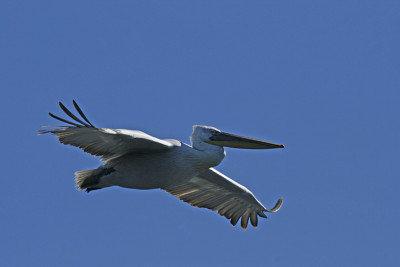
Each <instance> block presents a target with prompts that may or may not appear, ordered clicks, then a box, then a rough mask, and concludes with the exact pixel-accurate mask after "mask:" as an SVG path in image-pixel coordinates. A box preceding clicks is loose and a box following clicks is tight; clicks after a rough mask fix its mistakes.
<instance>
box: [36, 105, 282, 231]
mask: <svg viewBox="0 0 400 267" xmlns="http://www.w3.org/2000/svg"><path fill="white" fill-rule="evenodd" d="M73 104H74V107H75V109H76V111H77V112H78V113H79V115H80V116H81V118H78V117H77V116H76V115H74V114H73V113H72V112H71V111H69V110H68V109H67V108H66V107H65V106H64V105H63V104H62V103H61V102H59V105H60V107H61V109H62V110H63V111H64V112H65V114H66V115H68V116H69V117H70V118H71V119H72V120H73V121H68V120H65V119H63V118H60V117H58V116H55V115H53V114H52V113H49V115H50V116H51V117H53V118H55V119H57V120H59V121H62V122H64V123H66V124H68V125H67V126H55V127H57V128H54V129H46V130H40V131H38V132H39V134H46V133H50V134H53V135H56V136H57V137H58V140H59V141H60V142H61V143H63V144H65V145H72V146H75V147H79V148H81V149H82V150H83V151H85V152H87V153H90V154H92V155H94V156H100V157H101V161H102V162H103V163H104V164H103V165H101V166H100V167H98V168H97V169H90V170H84V171H77V172H75V181H76V187H77V188H78V189H79V190H86V191H87V192H90V191H92V190H97V189H101V188H105V187H110V186H115V185H117V186H121V187H126V188H133V189H156V188H160V189H162V190H165V191H167V192H168V193H170V194H172V195H175V196H177V197H178V198H179V199H181V200H183V201H185V202H187V203H189V204H190V205H192V206H195V207H199V208H208V209H211V210H217V211H218V213H219V214H220V215H221V216H225V217H226V218H227V219H228V220H230V222H231V224H232V225H236V224H237V222H238V221H239V219H240V218H241V226H242V228H244V229H246V228H247V225H248V221H249V219H250V222H251V224H252V225H253V226H254V227H257V224H258V216H260V217H264V218H266V217H267V216H266V215H265V214H264V212H265V211H266V212H277V211H278V210H279V209H280V208H281V206H282V202H283V198H280V199H279V200H278V201H277V203H276V204H275V206H274V207H273V208H272V209H267V208H265V207H264V206H263V205H262V204H261V203H260V202H259V201H258V200H257V199H256V198H255V197H254V195H253V194H252V193H251V192H250V191H249V190H248V189H247V188H246V187H244V186H242V185H241V184H239V183H237V182H235V181H234V180H232V179H230V178H228V177H227V176H225V175H224V174H222V173H220V172H218V171H217V170H215V169H214V168H213V167H215V166H217V165H218V164H220V163H221V161H222V160H223V159H224V157H225V150H224V147H233V148H247V149H271V148H284V145H279V144H274V143H269V142H265V141H261V140H257V139H253V138H248V137H242V136H238V135H234V134H229V133H226V132H222V131H220V130H218V129H216V128H214V127H210V126H199V125H195V126H193V133H192V136H191V137H190V139H191V146H190V145H188V144H185V143H183V142H181V141H179V140H175V139H158V138H156V137H153V136H150V135H148V134H146V133H144V132H141V131H137V130H125V129H109V128H97V127H95V126H93V124H92V123H91V122H90V121H89V120H88V119H87V117H86V116H85V114H84V113H83V112H82V110H81V109H80V107H79V106H78V105H77V104H76V102H75V101H74V100H73Z"/></svg>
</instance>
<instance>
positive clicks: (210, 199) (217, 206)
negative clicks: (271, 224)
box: [163, 168, 283, 229]
mask: <svg viewBox="0 0 400 267" xmlns="http://www.w3.org/2000/svg"><path fill="white" fill-rule="evenodd" d="M163 189H164V190H165V191H167V192H169V193H170V194H172V195H175V196H177V197H178V198H179V199H181V200H183V201H185V202H187V203H189V204H190V205H192V206H195V207H199V208H208V209H211V210H218V213H219V214H220V215H221V216H225V217H226V218H227V219H228V220H229V219H230V220H231V224H232V225H236V223H237V222H238V220H239V219H240V217H242V220H241V226H242V228H244V229H246V228H247V224H248V221H249V218H250V222H251V224H252V225H253V226H254V227H257V224H258V217H257V216H261V217H264V218H266V217H267V216H266V215H265V214H264V211H267V212H277V211H278V210H279V209H280V208H281V206H282V202H283V198H280V199H279V200H278V202H277V203H276V204H275V207H273V208H272V209H267V208H265V207H264V206H263V205H262V204H261V203H260V202H259V201H258V200H257V199H256V198H255V197H254V195H253V194H252V193H251V192H250V191H249V190H248V189H247V188H246V187H244V186H242V185H241V184H239V183H237V182H235V181H233V180H232V179H230V178H229V177H227V176H225V175H223V174H222V173H220V172H218V171H217V170H215V169H214V168H210V169H208V170H207V171H205V172H203V173H201V174H200V175H197V176H196V177H193V178H191V179H190V180H188V181H187V182H184V183H182V184H178V185H171V186H169V187H167V188H163Z"/></svg>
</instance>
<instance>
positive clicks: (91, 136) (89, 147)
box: [39, 101, 177, 161]
mask: <svg viewBox="0 0 400 267" xmlns="http://www.w3.org/2000/svg"><path fill="white" fill-rule="evenodd" d="M59 104H60V107H61V109H62V110H63V111H64V112H65V113H66V114H67V115H68V116H69V117H71V118H72V119H73V120H74V122H71V121H68V120H65V119H62V118H60V117H57V116H55V115H53V114H51V113H49V115H50V116H51V117H53V118H55V119H57V120H60V121H62V122H65V123H67V124H69V125H68V126H56V127H57V128H55V129H47V130H40V131H39V133H40V134H45V133H51V134H53V135H56V136H57V137H58V139H59V141H60V142H61V143H63V144H66V145H72V146H76V147H79V148H81V149H83V150H84V151H85V152H87V153H90V154H92V155H95V156H101V157H102V160H104V161H106V160H108V159H111V158H115V157H119V156H121V155H124V154H127V153H133V152H136V153H154V152H162V151H167V150H170V149H171V148H172V147H174V146H176V145H177V144H176V142H175V143H174V142H170V141H168V140H161V139H158V138H155V137H153V136H150V135H148V134H146V133H144V132H141V131H135V130H125V129H108V128H96V127H94V126H93V124H91V123H90V122H89V120H88V119H87V118H86V116H85V115H84V113H83V112H82V110H81V109H80V108H79V106H78V105H77V104H76V102H75V101H73V104H74V106H75V109H76V110H77V112H78V113H79V114H80V115H81V117H82V119H83V120H82V119H79V118H78V117H77V116H75V115H74V114H73V113H72V112H70V111H69V110H68V109H67V108H66V107H65V106H64V105H63V104H62V103H61V102H60V103H59Z"/></svg>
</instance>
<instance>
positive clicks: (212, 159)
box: [191, 136, 225, 168]
mask: <svg viewBox="0 0 400 267" xmlns="http://www.w3.org/2000/svg"><path fill="white" fill-rule="evenodd" d="M191 143H192V147H193V148H194V149H196V150H197V151H199V152H201V153H199V155H201V161H202V162H201V163H202V165H204V166H206V167H207V168H211V167H214V166H217V165H218V164H220V163H221V161H222V160H223V159H224V158H225V150H224V148H223V147H222V146H215V145H211V144H208V143H206V142H203V141H202V140H199V139H197V138H195V137H194V136H192V137H191Z"/></svg>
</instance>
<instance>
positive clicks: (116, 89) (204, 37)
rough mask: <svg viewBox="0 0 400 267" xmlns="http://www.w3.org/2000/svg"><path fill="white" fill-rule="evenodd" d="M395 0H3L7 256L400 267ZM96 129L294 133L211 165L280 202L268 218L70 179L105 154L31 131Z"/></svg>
mask: <svg viewBox="0 0 400 267" xmlns="http://www.w3.org/2000/svg"><path fill="white" fill-rule="evenodd" d="M399 12H400V3H399V2H398V1H353V0H350V1H231V0H230V1H15V0H13V1H5V0H4V1H1V3H0V88H1V95H2V101H1V105H0V118H1V122H2V125H3V128H2V131H1V132H0V135H1V140H2V142H1V147H2V153H1V155H0V157H1V162H2V175H1V177H2V193H1V197H0V198H1V202H0V203H1V204H0V206H1V209H0V210H1V240H2V242H1V243H0V255H1V257H0V264H1V265H2V266H244V265H248V266H395V265H398V264H399V262H400V254H399V251H400V232H399V225H400V212H399V204H400V196H399V187H400V181H399V177H400V175H399V174H400V170H399V152H400V142H399V130H400V123H399V114H400V113H399V111H400V108H399V100H400V93H399V86H400V76H399V70H400V58H399V56H400V36H399V30H400V29H399V28H400V27H399V25H400V16H399ZM72 99H75V100H76V101H77V102H78V103H79V104H80V105H81V107H82V109H83V110H84V111H85V113H86V114H87V116H88V117H89V119H90V120H91V121H92V122H93V123H94V124H95V125H96V126H99V127H109V128H126V129H139V130H143V131H145V132H147V133H149V134H151V135H154V136H156V137H159V138H176V139H179V140H182V141H183V142H186V143H188V142H189V136H190V134H191V131H192V128H191V127H192V125H195V124H204V125H211V126H214V127H217V128H219V129H221V130H224V131H227V132H232V133H236V134H240V135H245V136H250V137H254V138H259V139H264V140H267V141H271V142H277V143H283V144H285V145H286V149H281V150H270V151H245V150H238V149H227V157H226V158H225V160H224V161H223V162H222V163H221V165H220V166H218V167H217V169H218V170H219V171H221V172H223V173H225V174H226V175H227V176H229V177H231V178H233V179H235V180H236V181H238V182H240V183H242V184H243V185H245V186H246V187H248V188H249V189H250V190H251V191H252V192H253V193H254V194H255V196H256V197H257V198H258V199H259V200H260V201H261V202H262V203H263V204H264V205H265V206H267V207H271V206H273V204H275V201H276V200H277V199H278V198H279V197H281V196H283V197H284V199H285V200H284V204H283V207H282V209H281V210H280V211H279V212H278V213H276V214H271V215H270V216H269V218H268V219H267V220H260V223H259V227H258V228H257V229H254V228H249V229H247V230H246V231H244V230H242V229H241V228H240V227H232V226H231V225H230V223H229V221H227V220H226V219H225V218H223V217H220V216H219V215H218V214H217V213H216V212H211V211H208V210H205V209H198V208H193V207H191V206H189V205H188V204H186V203H183V202H181V201H179V200H178V199H176V198H175V197H173V196H170V195H168V194H167V193H165V192H163V191H160V190H151V191H139V190H128V189H123V188H109V189H103V190H98V191H95V192H91V193H89V194H86V193H83V192H78V191H77V190H75V188H74V187H75V185H74V180H73V173H74V172H75V171H77V170H84V169H90V168H95V167H97V166H98V165H99V162H98V159H96V158H94V157H92V156H90V155H87V154H85V153H83V152H82V151H80V150H79V149H77V148H72V147H67V146H64V145H62V144H59V143H58V142H57V140H56V138H55V137H53V136H37V135H36V132H35V131H36V130H38V129H40V126H41V125H45V124H54V123H55V122H54V120H52V119H51V118H50V117H49V116H48V115H47V112H49V111H51V112H53V113H55V114H58V115H61V114H62V112H61V111H60V110H59V108H58V105H57V102H58V101H59V100H61V101H63V102H64V103H65V104H66V105H68V106H71V101H72Z"/></svg>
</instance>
